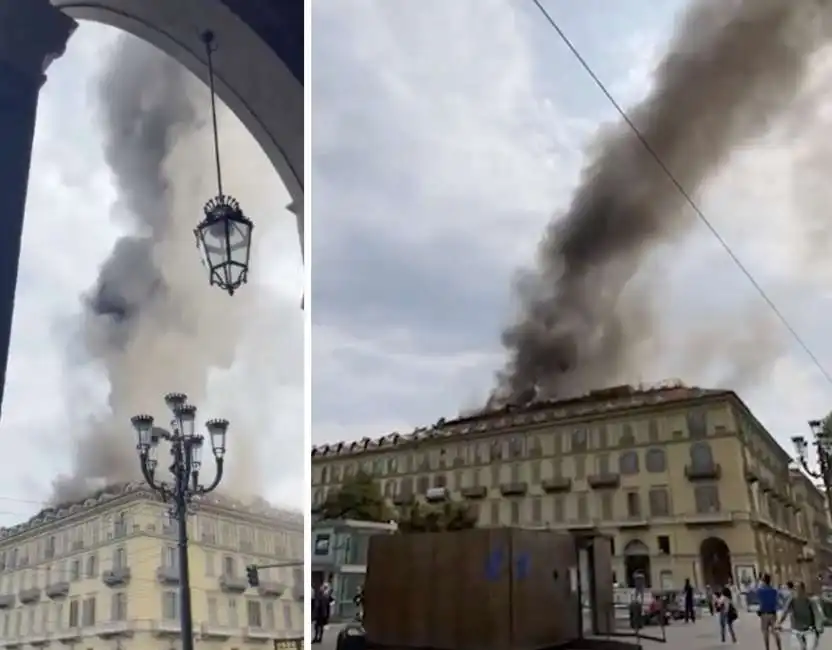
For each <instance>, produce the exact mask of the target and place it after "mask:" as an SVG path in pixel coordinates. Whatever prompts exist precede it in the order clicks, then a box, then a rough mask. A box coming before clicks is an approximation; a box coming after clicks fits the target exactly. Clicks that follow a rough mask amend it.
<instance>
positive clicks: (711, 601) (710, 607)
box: [705, 585, 714, 616]
mask: <svg viewBox="0 0 832 650" xmlns="http://www.w3.org/2000/svg"><path fill="white" fill-rule="evenodd" d="M705 600H706V601H707V603H708V612H709V613H710V614H711V616H713V615H714V594H713V591H712V590H711V585H707V586H706V587H705Z"/></svg>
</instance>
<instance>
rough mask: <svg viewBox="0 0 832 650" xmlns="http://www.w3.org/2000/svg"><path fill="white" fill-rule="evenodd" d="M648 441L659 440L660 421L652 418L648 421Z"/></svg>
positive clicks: (654, 441)
mask: <svg viewBox="0 0 832 650" xmlns="http://www.w3.org/2000/svg"><path fill="white" fill-rule="evenodd" d="M647 441H648V442H650V443H651V444H652V443H656V442H658V441H659V421H658V420H650V421H648V422H647Z"/></svg>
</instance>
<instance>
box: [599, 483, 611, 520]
mask: <svg viewBox="0 0 832 650" xmlns="http://www.w3.org/2000/svg"><path fill="white" fill-rule="evenodd" d="M601 518H602V519H603V520H605V521H610V520H611V519H612V518H613V514H612V492H609V491H606V490H605V491H604V492H601Z"/></svg>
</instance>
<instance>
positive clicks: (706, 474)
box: [685, 463, 722, 481]
mask: <svg viewBox="0 0 832 650" xmlns="http://www.w3.org/2000/svg"><path fill="white" fill-rule="evenodd" d="M685 476H686V477H687V479H688V481H712V480H718V479H719V478H721V477H722V465H720V464H719V463H710V464H708V465H697V466H694V465H685Z"/></svg>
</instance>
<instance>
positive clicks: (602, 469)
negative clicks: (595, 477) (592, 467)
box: [595, 454, 610, 476]
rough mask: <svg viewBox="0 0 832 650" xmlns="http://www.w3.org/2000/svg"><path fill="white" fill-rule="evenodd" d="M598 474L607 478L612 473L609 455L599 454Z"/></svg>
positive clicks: (597, 461)
mask: <svg viewBox="0 0 832 650" xmlns="http://www.w3.org/2000/svg"><path fill="white" fill-rule="evenodd" d="M595 463H596V467H597V468H598V474H600V475H601V476H606V475H607V474H609V473H610V457H609V454H598V456H597V457H596V459H595Z"/></svg>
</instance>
